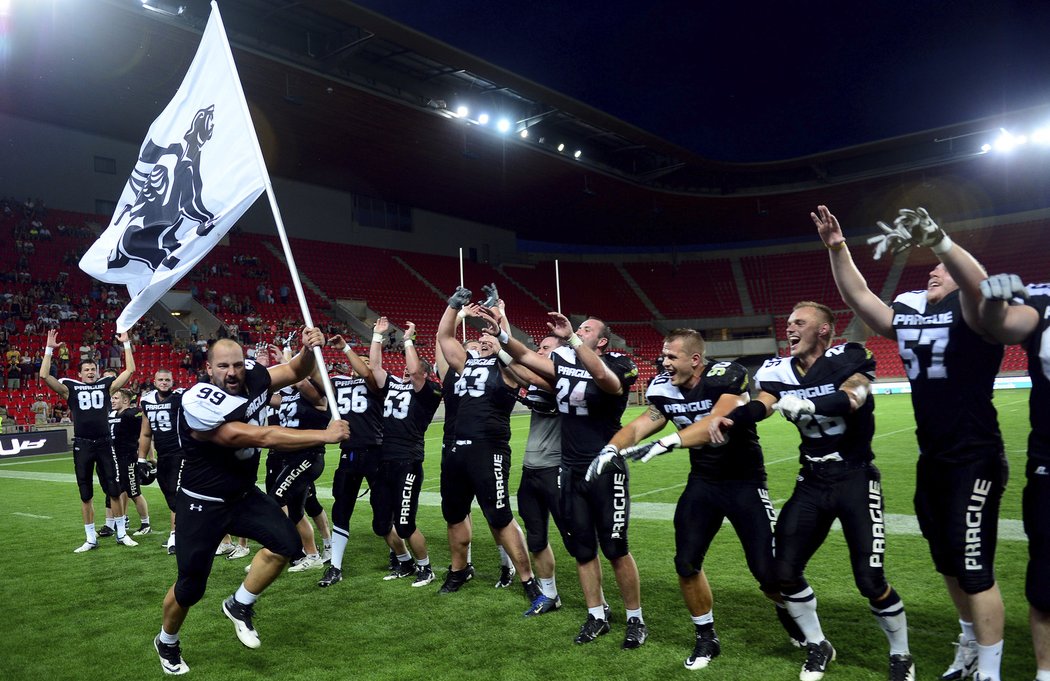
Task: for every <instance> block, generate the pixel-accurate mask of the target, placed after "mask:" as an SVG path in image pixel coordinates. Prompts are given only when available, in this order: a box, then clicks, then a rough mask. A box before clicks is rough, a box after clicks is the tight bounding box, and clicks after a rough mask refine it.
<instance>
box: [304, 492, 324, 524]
mask: <svg viewBox="0 0 1050 681" xmlns="http://www.w3.org/2000/svg"><path fill="white" fill-rule="evenodd" d="M304 510H305V511H306V515H308V516H310V517H311V518H316V517H317V516H319V515H321V514H322V513H324V507H323V506H321V502H320V501H318V500H317V496H315V495H313V494H311V495H310V496H308V497H306V505H305V507H304Z"/></svg>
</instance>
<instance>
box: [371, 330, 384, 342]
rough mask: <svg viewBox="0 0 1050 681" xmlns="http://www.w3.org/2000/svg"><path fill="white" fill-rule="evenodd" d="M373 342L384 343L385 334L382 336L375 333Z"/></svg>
mask: <svg viewBox="0 0 1050 681" xmlns="http://www.w3.org/2000/svg"><path fill="white" fill-rule="evenodd" d="M372 342H373V343H382V342H383V334H381V333H379V332H376V333H373V334H372Z"/></svg>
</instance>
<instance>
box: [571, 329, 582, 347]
mask: <svg viewBox="0 0 1050 681" xmlns="http://www.w3.org/2000/svg"><path fill="white" fill-rule="evenodd" d="M568 341H569V345H571V346H572V347H573V348H578V347H580V346H581V345H583V339H582V338H580V337H579V336H577V335H576V332H575V331H573V332H572V333H571V334H569V338H568Z"/></svg>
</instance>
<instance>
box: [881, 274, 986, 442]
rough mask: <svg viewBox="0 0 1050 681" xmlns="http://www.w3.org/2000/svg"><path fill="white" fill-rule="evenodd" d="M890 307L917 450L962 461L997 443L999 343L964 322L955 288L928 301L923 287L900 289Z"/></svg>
mask: <svg viewBox="0 0 1050 681" xmlns="http://www.w3.org/2000/svg"><path fill="white" fill-rule="evenodd" d="M892 308H893V328H894V330H895V331H896V333H897V345H898V346H899V349H900V354H901V359H902V360H903V361H904V368H905V369H906V370H907V372H908V380H909V381H911V402H912V407H913V408H914V410H915V423H916V431H915V434H916V436H917V437H918V440H919V451H920V453H921V454H922V455H923V456H936V457H938V458H939V459H941V460H943V461H963V460H966V458H967V455H968V454H970V455H972V454H973V453H974V450H975V449H976V450H979V452H985V451H987V449H988V448H989V447H991V448H993V449H996V448H1001V447H1002V438H1001V436H1000V434H999V423H998V420H997V417H996V413H995V407H994V406H992V384H993V383H994V381H995V375H996V373H998V371H999V365H1000V364H1001V363H1002V361H1003V346H1002V345H1000V344H995V343H989V342H987V341H985V340H984V339H982V338H981V337H980V336H979V335H978V334H977V333H975V332H974V331H973V330H972V329H970V327H969V326H967V324H966V321H965V320H964V319H963V314H962V307H961V306H960V303H959V292H958V291H953V292H951V293H949V294H948V295H946V296H945V297H944V298H943V299H941V300H940V301H938V302H937V303H936V304H934V305H931V304H929V301H928V299H927V295H926V291H910V292H908V293H902V294H901V295H899V296H897V298H896V299H895V300H894V301H893V305H892Z"/></svg>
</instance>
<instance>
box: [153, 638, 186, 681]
mask: <svg viewBox="0 0 1050 681" xmlns="http://www.w3.org/2000/svg"><path fill="white" fill-rule="evenodd" d="M153 648H154V649H155V650H156V651H157V655H158V656H160V668H161V669H163V670H164V673H165V674H173V675H178V674H185V673H186V672H188V671H189V670H190V667H189V665H188V664H186V662H185V661H183V659H182V647H181V646H180V645H179V643H178V641H176V642H175V643H172V644H171V645H168V644H167V643H162V642H161V640H160V636H157V637H155V638H154V639H153Z"/></svg>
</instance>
